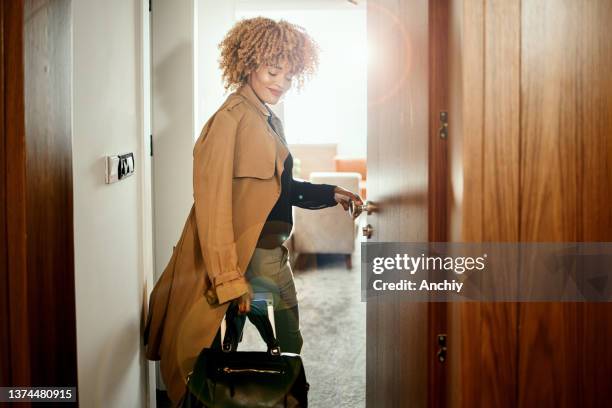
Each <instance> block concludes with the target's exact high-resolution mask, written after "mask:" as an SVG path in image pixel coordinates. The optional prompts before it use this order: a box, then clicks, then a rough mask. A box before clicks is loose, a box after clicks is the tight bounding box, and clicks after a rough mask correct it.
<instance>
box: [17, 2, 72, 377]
mask: <svg viewBox="0 0 612 408" xmlns="http://www.w3.org/2000/svg"><path fill="white" fill-rule="evenodd" d="M70 9H71V4H70V0H26V1H25V25H24V34H25V63H26V64H25V67H26V70H25V78H26V86H25V106H26V110H25V119H26V144H27V158H26V163H27V197H28V200H27V206H26V211H27V233H28V242H27V252H28V287H29V289H28V306H29V309H30V310H29V316H30V319H29V323H30V329H29V330H30V333H31V351H30V354H31V358H32V360H33V361H34V362H35V369H33V370H32V384H35V385H50V384H51V385H55V386H76V384H77V361H76V316H75V292H74V254H73V250H74V245H73V242H74V236H73V206H72V130H71V16H70ZM42 288H44V290H42ZM40 316H44V318H39V317H40Z"/></svg>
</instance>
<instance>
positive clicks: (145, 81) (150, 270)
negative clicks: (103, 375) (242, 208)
mask: <svg viewBox="0 0 612 408" xmlns="http://www.w3.org/2000/svg"><path fill="white" fill-rule="evenodd" d="M139 7H140V12H139V16H140V27H139V29H140V64H141V70H140V75H141V80H140V83H141V94H140V106H141V112H140V114H141V123H140V147H141V148H140V162H141V163H142V166H141V169H142V173H141V174H142V176H141V177H142V178H141V183H140V197H141V200H140V205H141V211H140V214H141V236H142V241H141V243H142V246H141V248H140V251H141V253H140V258H141V260H140V262H141V265H142V268H141V270H142V273H143V276H142V282H143V290H142V296H143V299H142V305H143V311H142V315H143V316H145V317H146V314H147V311H148V306H149V305H148V301H149V295H150V293H151V291H152V290H153V286H154V284H155V278H154V276H155V266H154V265H155V263H154V255H153V254H154V242H155V241H154V236H153V234H154V229H153V182H152V163H151V162H152V156H153V137H152V129H151V103H152V102H151V88H152V82H151V79H152V75H151V73H152V62H151V0H141V1H140V4H139ZM144 321H146V319H143V322H144ZM140 355H141V359H142V360H143V362H144V363H143V365H144V378H145V388H144V390H145V400H146V403H147V405H146V406H147V407H155V406H156V399H155V388H156V384H155V383H156V379H155V362H153V361H148V360H147V359H146V357H145V356H144V348H143V346H142V345H141V353H140Z"/></svg>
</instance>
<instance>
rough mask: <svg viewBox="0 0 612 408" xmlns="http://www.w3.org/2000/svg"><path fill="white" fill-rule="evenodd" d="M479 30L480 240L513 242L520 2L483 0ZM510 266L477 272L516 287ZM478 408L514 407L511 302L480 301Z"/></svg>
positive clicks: (493, 283)
mask: <svg viewBox="0 0 612 408" xmlns="http://www.w3.org/2000/svg"><path fill="white" fill-rule="evenodd" d="M484 18H485V29H484V40H485V44H484V67H485V70H484V105H483V106H484V131H483V135H484V139H483V192H482V198H483V207H482V208H483V216H482V222H483V224H482V228H483V235H482V240H483V241H492V242H516V241H518V237H519V235H518V233H519V171H518V165H517V164H518V162H519V123H520V122H519V91H520V89H519V75H520V71H519V64H518V61H519V55H520V54H519V53H520V1H519V0H512V1H507V0H487V2H486V6H485V13H484ZM516 272H517V271H516V270H511V269H508V270H504V271H496V273H495V274H486V275H484V276H483V279H482V285H486V286H488V287H489V288H494V289H495V290H496V291H503V290H506V289H511V288H512V287H513V286H514V285H516V283H517V282H516ZM480 318H481V329H480V332H481V340H480V342H481V350H480V356H481V359H482V361H481V364H482V366H481V372H480V385H481V391H480V392H481V397H480V398H481V406H496V407H514V406H516V398H515V397H516V347H517V327H518V326H517V323H518V321H517V319H518V316H517V305H516V304H514V303H481V305H480Z"/></svg>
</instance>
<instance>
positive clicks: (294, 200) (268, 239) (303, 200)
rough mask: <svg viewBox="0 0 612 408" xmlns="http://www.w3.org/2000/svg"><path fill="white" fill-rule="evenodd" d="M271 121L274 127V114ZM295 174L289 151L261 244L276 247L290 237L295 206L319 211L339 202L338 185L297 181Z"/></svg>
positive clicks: (259, 242)
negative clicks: (336, 198)
mask: <svg viewBox="0 0 612 408" xmlns="http://www.w3.org/2000/svg"><path fill="white" fill-rule="evenodd" d="M268 122H269V123H270V125H271V126H272V123H271V116H270V117H269V120H268ZM272 129H274V126H272ZM277 133H278V132H277ZM281 140H282V139H281ZM283 143H284V141H283ZM292 173H293V157H292V156H291V153H289V154H288V155H287V158H286V159H285V163H284V170H283V174H282V175H281V193H280V196H279V197H278V200H277V201H276V204H274V207H272V210H271V211H270V214H269V215H268V218H267V219H266V223H265V225H264V227H263V229H262V231H261V234H260V236H259V241H258V243H257V246H258V247H263V248H275V247H277V246H280V245H281V244H282V243H283V242H284V241H285V240H287V238H289V234H290V233H291V228H292V227H293V214H292V206H297V207H301V208H306V209H310V210H317V209H320V208H326V207H333V206H335V205H337V204H338V202H337V201H336V200H334V189H335V188H336V186H335V185H332V184H313V183H309V182H308V181H302V180H296V179H294V178H293V174H292Z"/></svg>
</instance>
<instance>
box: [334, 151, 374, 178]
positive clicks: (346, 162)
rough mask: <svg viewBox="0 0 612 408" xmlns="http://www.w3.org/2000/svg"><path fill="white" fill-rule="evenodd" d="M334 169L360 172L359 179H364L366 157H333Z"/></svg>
mask: <svg viewBox="0 0 612 408" xmlns="http://www.w3.org/2000/svg"><path fill="white" fill-rule="evenodd" d="M334 163H335V164H336V171H348V172H355V173H359V174H361V179H362V180H366V178H367V177H366V173H367V171H366V169H367V166H366V159H365V157H342V156H336V157H334Z"/></svg>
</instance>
